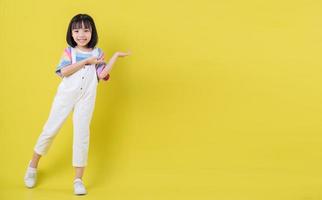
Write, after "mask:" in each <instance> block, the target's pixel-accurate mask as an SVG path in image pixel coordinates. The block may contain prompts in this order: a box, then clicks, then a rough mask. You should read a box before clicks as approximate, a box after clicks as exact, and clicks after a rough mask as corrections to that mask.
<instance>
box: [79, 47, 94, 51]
mask: <svg viewBox="0 0 322 200" xmlns="http://www.w3.org/2000/svg"><path fill="white" fill-rule="evenodd" d="M76 48H78V49H79V50H81V51H91V50H92V48H88V47H82V46H76Z"/></svg>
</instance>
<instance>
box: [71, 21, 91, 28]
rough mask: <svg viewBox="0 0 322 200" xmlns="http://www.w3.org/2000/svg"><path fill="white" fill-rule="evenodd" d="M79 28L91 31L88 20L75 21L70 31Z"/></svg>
mask: <svg viewBox="0 0 322 200" xmlns="http://www.w3.org/2000/svg"><path fill="white" fill-rule="evenodd" d="M81 28H86V29H90V30H92V26H91V23H90V22H89V21H88V20H81V21H75V22H73V23H72V30H73V29H81Z"/></svg>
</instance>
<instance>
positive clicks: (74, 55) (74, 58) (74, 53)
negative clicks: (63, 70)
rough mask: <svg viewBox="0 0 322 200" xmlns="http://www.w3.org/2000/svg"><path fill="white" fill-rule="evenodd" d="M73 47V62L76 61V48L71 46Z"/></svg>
mask: <svg viewBox="0 0 322 200" xmlns="http://www.w3.org/2000/svg"><path fill="white" fill-rule="evenodd" d="M70 48H71V54H72V64H74V63H76V51H75V48H73V47H70Z"/></svg>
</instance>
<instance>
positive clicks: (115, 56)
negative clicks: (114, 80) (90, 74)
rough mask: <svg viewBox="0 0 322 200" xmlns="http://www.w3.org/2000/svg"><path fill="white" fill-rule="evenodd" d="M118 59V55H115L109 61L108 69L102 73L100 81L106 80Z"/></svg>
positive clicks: (105, 68)
mask: <svg viewBox="0 0 322 200" xmlns="http://www.w3.org/2000/svg"><path fill="white" fill-rule="evenodd" d="M117 57H118V53H115V54H114V55H113V56H112V58H111V59H110V60H109V61H108V63H107V65H106V67H104V69H103V70H102V72H101V73H100V74H99V75H98V77H99V79H104V78H105V77H106V76H107V75H108V74H109V73H110V71H111V70H112V67H113V65H114V63H115V61H116V59H117Z"/></svg>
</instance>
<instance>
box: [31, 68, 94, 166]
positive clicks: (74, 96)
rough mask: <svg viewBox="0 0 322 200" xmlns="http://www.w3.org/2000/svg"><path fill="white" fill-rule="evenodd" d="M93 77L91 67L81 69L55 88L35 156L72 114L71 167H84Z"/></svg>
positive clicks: (42, 151) (43, 149) (47, 146)
mask: <svg viewBox="0 0 322 200" xmlns="http://www.w3.org/2000/svg"><path fill="white" fill-rule="evenodd" d="M97 83H98V81H97V77H96V70H95V66H91V65H89V66H85V67H84V68H83V69H81V70H79V71H77V72H75V73H74V74H72V75H71V76H69V77H64V79H63V81H62V82H61V84H60V85H59V87H58V90H57V93H56V96H55V98H54V102H53V104H52V107H51V110H50V114H49V118H48V120H47V122H46V124H45V125H44V127H43V131H42V133H41V134H40V136H39V138H38V141H37V143H36V145H35V147H34V151H35V152H36V153H37V154H40V155H45V154H46V153H47V151H48V149H49V147H50V145H51V144H52V142H53V140H54V138H55V136H56V135H57V133H58V131H59V130H60V128H61V126H62V125H63V123H64V122H65V120H66V119H67V117H68V115H69V113H70V112H71V111H72V110H73V109H74V113H73V128H74V130H73V132H74V135H73V162H72V164H73V166H74V167H85V166H86V165H87V156H88V147H89V136H90V134H89V131H90V130H89V129H90V121H91V118H92V114H93V111H94V106H95V98H96V87H97Z"/></svg>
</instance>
